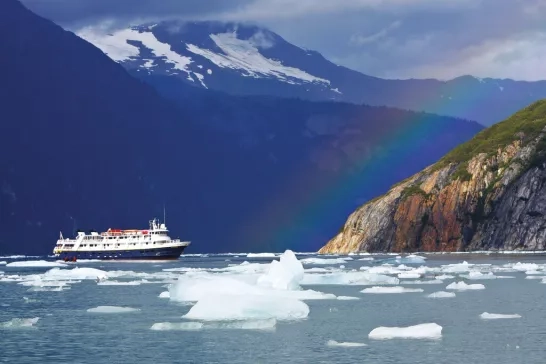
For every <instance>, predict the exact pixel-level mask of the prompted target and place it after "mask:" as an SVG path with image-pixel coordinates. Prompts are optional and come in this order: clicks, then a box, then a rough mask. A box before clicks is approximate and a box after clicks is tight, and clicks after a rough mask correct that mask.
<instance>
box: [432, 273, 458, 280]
mask: <svg viewBox="0 0 546 364" xmlns="http://www.w3.org/2000/svg"><path fill="white" fill-rule="evenodd" d="M453 278H455V276H452V275H449V274H441V275H439V276H436V277H434V279H437V280H440V281H444V280H446V279H453Z"/></svg>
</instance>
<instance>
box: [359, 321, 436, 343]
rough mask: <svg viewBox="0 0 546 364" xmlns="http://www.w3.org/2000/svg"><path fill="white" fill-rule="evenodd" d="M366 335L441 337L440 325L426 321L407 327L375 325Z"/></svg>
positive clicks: (383, 337) (386, 337) (414, 337)
mask: <svg viewBox="0 0 546 364" xmlns="http://www.w3.org/2000/svg"><path fill="white" fill-rule="evenodd" d="M368 337H369V338H370V339H379V340H385V339H439V338H441V337H442V326H440V325H438V324H436V323H426V324H420V325H414V326H408V327H384V326H381V327H377V328H375V329H373V330H372V331H371V332H370V333H369V334H368Z"/></svg>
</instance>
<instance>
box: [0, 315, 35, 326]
mask: <svg viewBox="0 0 546 364" xmlns="http://www.w3.org/2000/svg"><path fill="white" fill-rule="evenodd" d="M39 319H40V318H39V317H34V318H13V319H11V320H9V321H7V322H0V328H6V329H21V328H31V327H33V326H34V325H35V324H36V323H37V322H38V320H39Z"/></svg>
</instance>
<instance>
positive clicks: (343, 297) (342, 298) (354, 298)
mask: <svg viewBox="0 0 546 364" xmlns="http://www.w3.org/2000/svg"><path fill="white" fill-rule="evenodd" d="M337 299H338V300H340V301H352V300H359V299H360V298H358V297H352V296H337Z"/></svg>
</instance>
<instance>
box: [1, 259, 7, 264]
mask: <svg viewBox="0 0 546 364" xmlns="http://www.w3.org/2000/svg"><path fill="white" fill-rule="evenodd" d="M6 264H8V262H6V261H5V260H2V261H0V265H6Z"/></svg>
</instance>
